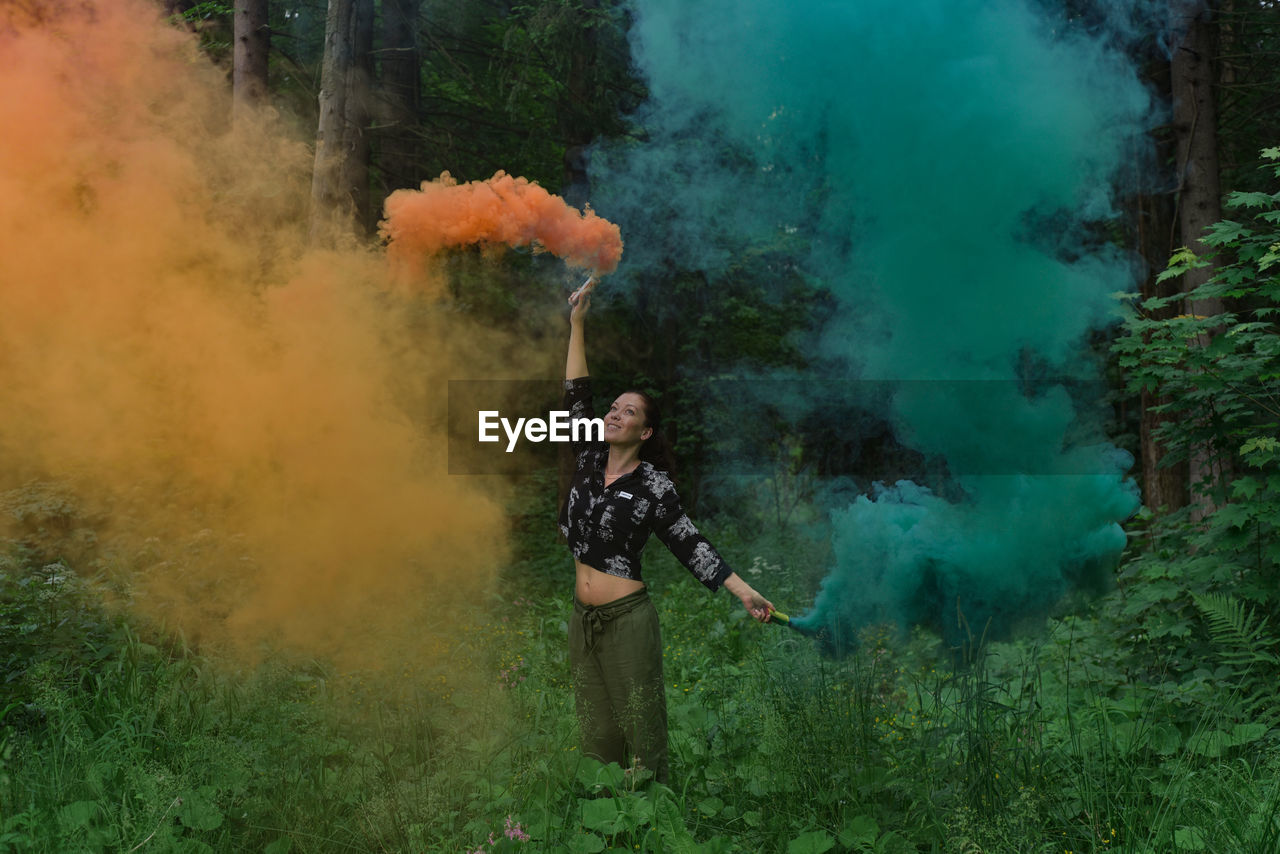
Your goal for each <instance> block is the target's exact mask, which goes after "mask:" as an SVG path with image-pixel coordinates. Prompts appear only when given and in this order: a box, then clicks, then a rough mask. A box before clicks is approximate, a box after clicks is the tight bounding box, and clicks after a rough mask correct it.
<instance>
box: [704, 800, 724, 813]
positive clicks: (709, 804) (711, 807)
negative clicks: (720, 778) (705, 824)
mask: <svg viewBox="0 0 1280 854" xmlns="http://www.w3.org/2000/svg"><path fill="white" fill-rule="evenodd" d="M722 809H724V801H722V800H720V799H719V798H717V797H715V796H712V797H710V798H705V799H704V800H703V801H702V802H701V803H699V804H698V812H700V813H702V814H703V815H705V816H713V815H715V814H716V813H718V812H720V810H722Z"/></svg>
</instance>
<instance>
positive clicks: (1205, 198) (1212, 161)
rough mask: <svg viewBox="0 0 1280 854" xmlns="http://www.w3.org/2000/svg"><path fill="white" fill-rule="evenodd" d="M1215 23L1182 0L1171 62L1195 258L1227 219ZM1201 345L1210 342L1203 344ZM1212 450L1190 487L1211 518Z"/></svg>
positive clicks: (1182, 215)
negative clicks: (1221, 178)
mask: <svg viewBox="0 0 1280 854" xmlns="http://www.w3.org/2000/svg"><path fill="white" fill-rule="evenodd" d="M1215 27H1216V23H1215V21H1214V19H1213V7H1212V5H1211V4H1210V5H1207V6H1204V7H1201V5H1200V4H1199V3H1187V2H1183V0H1180V2H1179V3H1178V4H1177V5H1176V6H1175V20H1174V29H1175V34H1176V35H1180V36H1181V38H1180V40H1178V41H1177V42H1175V44H1176V46H1175V48H1174V52H1173V57H1172V59H1171V61H1170V73H1171V81H1170V86H1171V89H1172V93H1173V124H1174V131H1175V134H1176V137H1177V170H1178V171H1177V177H1178V222H1179V232H1180V236H1181V240H1182V245H1184V246H1187V247H1189V248H1191V249H1192V250H1193V251H1195V252H1196V253H1202V252H1206V251H1208V248H1209V247H1207V246H1205V245H1204V244H1203V243H1202V242H1201V241H1200V238H1201V237H1202V236H1203V235H1204V233H1205V230H1206V229H1207V228H1208V227H1209V226H1211V225H1213V224H1214V223H1216V222H1218V221H1219V220H1220V219H1222V189H1221V186H1220V181H1219V173H1218V120H1217V104H1216V100H1217V98H1216V92H1215V90H1214V86H1215V83H1216V82H1217V77H1216V72H1215V66H1216V59H1215V57H1216V49H1217V44H1216V41H1217V38H1216V32H1215ZM1213 273H1214V268H1213V267H1212V266H1210V267H1204V268H1202V269H1198V270H1190V271H1188V272H1187V273H1186V274H1184V275H1183V276H1182V282H1181V289H1182V290H1183V291H1184V292H1189V291H1192V290H1194V289H1195V288H1198V287H1199V286H1201V285H1203V284H1204V283H1205V282H1207V281H1208V280H1209V278H1210V277H1211V276H1212V275H1213ZM1185 311H1186V312H1187V313H1188V314H1192V315H1199V316H1202V317H1211V316H1214V315H1217V314H1221V313H1222V300H1220V299H1209V300H1187V304H1186V306H1185ZM1201 343H1202V345H1204V344H1207V343H1208V342H1207V341H1203V342H1201ZM1216 466H1217V463H1216V462H1215V461H1214V460H1213V459H1212V457H1211V456H1210V454H1209V453H1208V449H1201V450H1199V451H1197V452H1193V453H1192V456H1191V461H1190V472H1189V474H1190V486H1191V491H1192V495H1193V496H1194V500H1195V502H1196V505H1197V507H1196V508H1195V511H1194V515H1196V516H1203V515H1205V514H1207V513H1209V512H1212V510H1213V506H1214V497H1213V496H1214V495H1215V494H1216V493H1217V491H1218V487H1219V486H1220V484H1221V482H1222V472H1221V471H1219V470H1217V467H1216Z"/></svg>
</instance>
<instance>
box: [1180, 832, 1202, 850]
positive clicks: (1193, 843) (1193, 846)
mask: <svg viewBox="0 0 1280 854" xmlns="http://www.w3.org/2000/svg"><path fill="white" fill-rule="evenodd" d="M1173 844H1174V845H1176V846H1177V847H1178V848H1180V849H1185V850H1187V851H1203V850H1204V847H1205V842H1204V831H1202V830H1201V829H1200V828H1198V827H1179V828H1178V829H1177V830H1175V831H1174V832H1173Z"/></svg>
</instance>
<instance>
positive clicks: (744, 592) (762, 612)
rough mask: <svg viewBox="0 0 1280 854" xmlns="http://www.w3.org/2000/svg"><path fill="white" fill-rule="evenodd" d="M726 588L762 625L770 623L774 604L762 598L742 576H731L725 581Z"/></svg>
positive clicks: (736, 574)
mask: <svg viewBox="0 0 1280 854" xmlns="http://www.w3.org/2000/svg"><path fill="white" fill-rule="evenodd" d="M724 586H725V587H727V588H728V589H729V592H730V593H732V594H733V595H734V596H737V597H738V599H739V600H741V602H742V607H744V608H746V609H747V613H748V614H750V615H751V616H752V617H754V618H755V619H757V620H759V621H760V622H762V623H767V622H769V615H770V614H772V613H773V610H774V609H773V603H772V602H770V601H769V600H768V599H766V598H764V597H763V596H761V595H760V594H759V593H757V592H756V591H755V588H753V587H752V586H751V585H750V584H748V583H747V582H745V581H743V580H742V576H740V575H738V573H736V572H735V573H733V574H731V575H730V576H729V577H728V578H726V579H725V582H724Z"/></svg>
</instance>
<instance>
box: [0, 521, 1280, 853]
mask: <svg viewBox="0 0 1280 854" xmlns="http://www.w3.org/2000/svg"><path fill="white" fill-rule="evenodd" d="M721 539H722V540H723V541H725V542H728V543H729V544H730V545H729V546H728V548H731V549H733V550H734V551H736V552H737V553H738V556H739V557H740V560H739V564H740V565H743V566H748V567H750V568H751V569H752V570H754V571H755V572H757V573H758V577H753V578H752V580H753V581H758V582H759V586H760V587H761V589H767V590H768V591H769V593H770V595H771V596H772V597H773V598H774V599H775V601H779V602H780V604H781V602H782V601H786V602H787V604H792V603H793V602H794V601H796V599H797V598H798V596H799V590H800V589H802V587H803V586H804V585H806V584H808V583H809V580H808V579H797V578H791V577H788V574H787V570H785V569H784V568H783V566H782V564H783V561H782V559H781V556H782V555H784V554H786V555H794V554H795V553H796V550H797V549H801V550H803V549H804V548H810V547H809V546H806V545H805V544H804V543H801V542H797V541H786V542H783V541H755V542H749V541H736V540H735V539H734V537H733V535H732V532H725V535H724V536H723V537H722V538H721ZM654 551H655V552H656V551H657V550H656V549H655V550H654ZM654 557H655V558H656V559H655V560H653V561H652V564H651V566H650V568H649V570H648V576H649V578H650V580H651V589H652V592H653V595H654V597H655V600H656V602H657V605H658V608H659V612H660V617H661V620H662V625H663V631H664V642H665V656H666V657H665V669H666V678H667V685H668V687H667V691H668V704H669V709H670V720H671V743H672V765H673V768H672V772H673V773H672V784H671V785H670V786H669V787H667V786H659V785H656V784H653V783H651V782H649V781H646V780H645V779H644V776H645V775H644V772H643V770H642V769H641V770H639V771H638V772H637V771H635V770H632V769H621V768H618V767H616V766H612V767H606V766H602V765H600V764H599V763H596V762H593V761H591V760H589V759H585V758H583V757H582V756H580V755H579V753H578V750H577V746H576V733H575V729H574V722H573V718H572V690H571V687H570V685H569V683H568V665H567V660H566V649H565V646H566V624H567V623H566V621H567V620H568V618H569V613H570V603H569V601H568V598H567V590H566V589H563V587H564V585H563V584H562V580H563V579H564V578H565V576H566V571H565V568H564V563H565V559H564V557H563V555H560V554H558V553H548V554H547V555H545V556H544V557H542V558H537V557H536V556H535V557H530V558H528V559H527V560H526V561H525V562H523V563H521V564H517V565H515V566H513V567H512V569H511V571H510V572H509V574H508V577H507V578H506V579H505V580H504V583H503V585H502V589H503V590H504V591H506V595H505V597H504V598H500V599H497V598H496V599H494V600H493V601H492V602H489V603H485V604H484V606H483V607H477V608H476V609H475V610H474V612H473V613H469V614H464V615H461V618H460V622H458V623H457V624H456V625H451V626H448V627H445V628H447V629H448V635H447V636H448V637H449V643H451V644H452V649H451V650H450V653H451V655H452V656H453V660H455V661H457V662H460V663H462V665H463V666H458V667H455V668H453V669H451V670H442V671H440V672H438V673H436V672H432V673H430V674H428V673H425V672H416V671H410V670H407V669H406V670H402V671H400V672H394V673H386V672H383V673H369V672H362V673H352V672H338V671H335V670H334V669H333V668H332V667H331V666H329V665H326V664H325V663H323V662H316V661H299V660H284V659H282V658H275V659H271V660H268V661H266V662H264V663H263V664H261V665H259V666H257V667H256V668H255V669H253V670H252V671H249V672H245V671H243V670H242V669H240V665H237V664H236V663H235V662H233V661H226V660H220V659H218V658H216V657H215V656H212V655H209V654H205V655H202V654H198V653H196V652H193V651H191V650H188V649H185V648H183V647H182V646H181V645H180V644H175V643H174V642H172V641H170V640H168V639H167V637H166V636H165V635H164V634H163V633H160V632H158V631H157V630H155V629H154V627H145V626H141V625H137V624H135V623H131V622H130V621H129V620H127V619H124V618H121V617H119V616H116V615H112V614H110V613H109V612H107V611H106V610H105V609H104V608H103V607H102V606H101V604H100V598H99V596H98V594H97V590H96V587H95V581H94V580H93V579H85V578H80V577H79V576H77V575H76V573H75V572H74V570H73V569H71V568H68V567H66V566H63V565H62V564H60V563H58V564H44V565H38V564H39V562H38V561H31V560H29V559H23V558H22V557H21V555H20V554H19V553H18V552H14V553H13V555H12V556H10V557H9V558H6V561H7V563H6V564H5V565H4V566H3V567H0V579H2V580H0V585H2V587H0V656H2V657H3V660H4V662H5V665H4V666H5V673H4V683H3V688H0V692H2V693H0V713H2V714H0V852H7V851H15V852H18V851H20V852H134V851H138V852H144V851H155V852H158V851H164V852H168V851H176V852H187V851H189V852H207V851H217V852H231V851H262V852H267V854H284V852H345V851H387V852H393V851H394V852H424V851H430V852H464V851H465V852H475V851H477V850H479V851H484V852H494V851H530V852H534V851H537V852H543V851H545V852H600V851H631V852H634V851H652V852H666V851H677V852H679V851H689V852H694V851H698V852H715V851H750V852H756V851H779V852H788V854H806V852H819V853H820V852H826V851H875V852H957V854H973V852H1029V853H1030V852H1036V854H1040V852H1045V854H1047V852H1055V854H1060V852H1104V851H1124V852H1134V854H1138V852H1152V854H1156V852H1159V854H1165V852H1178V851H1220V852H1250V851H1274V850H1277V840H1278V839H1280V783H1278V782H1277V780H1280V775H1277V774H1276V771H1277V764H1278V763H1277V753H1276V749H1275V742H1274V738H1273V737H1272V735H1271V730H1270V728H1269V727H1268V726H1267V725H1266V724H1259V723H1258V721H1257V720H1256V719H1254V718H1253V717H1250V708H1249V707H1248V706H1247V704H1245V703H1244V702H1243V700H1241V702H1235V701H1234V700H1233V695H1232V693H1231V691H1230V690H1229V688H1228V687H1226V685H1225V683H1217V682H1215V681H1214V676H1213V673H1214V665H1213V663H1212V662H1205V664H1204V666H1203V668H1202V669H1203V670H1204V671H1205V675H1203V678H1202V679H1201V681H1200V683H1196V684H1200V685H1202V686H1203V687H1202V688H1201V689H1195V690H1193V689H1191V688H1188V687H1187V686H1188V685H1189V684H1191V683H1188V682H1187V681H1186V680H1184V681H1183V682H1180V683H1179V685H1178V686H1171V685H1166V684H1161V683H1160V682H1159V681H1158V680H1154V679H1152V678H1151V677H1150V675H1149V674H1144V675H1130V674H1127V673H1125V672H1124V671H1123V669H1122V668H1120V667H1119V666H1118V665H1117V664H1116V663H1115V662H1116V660H1117V659H1114V658H1109V657H1108V656H1107V655H1106V654H1104V653H1105V649H1106V647H1107V644H1108V643H1111V641H1108V640H1107V639H1106V635H1107V629H1106V627H1105V625H1103V624H1102V623H1100V622H1099V620H1098V618H1095V617H1068V618H1064V619H1062V620H1056V621H1050V622H1049V623H1048V624H1047V625H1046V628H1045V630H1044V631H1043V633H1042V634H1041V635H1040V636H1038V637H1035V638H1027V639H1024V640H1021V641H1018V642H1011V643H1000V644H997V643H985V644H984V643H980V642H979V641H978V640H975V639H971V641H970V643H968V644H966V645H964V646H963V647H961V648H959V649H951V648H947V647H946V646H944V644H943V643H942V642H941V641H940V640H939V639H938V638H937V637H936V636H933V635H930V634H928V633H925V632H917V633H915V634H913V635H911V636H909V637H903V636H900V635H898V634H896V633H893V632H889V631H886V630H876V629H872V630H868V631H867V632H865V633H864V635H863V637H862V638H861V645H860V647H859V649H858V651H857V652H856V653H855V654H853V655H851V656H849V657H848V658H845V659H841V660H829V659H824V658H822V657H821V656H820V655H819V654H818V652H817V650H816V649H815V647H814V646H813V644H812V643H811V642H810V641H808V640H807V639H805V638H803V637H801V636H800V635H797V634H795V633H793V632H790V631H788V630H786V629H784V628H780V627H771V626H760V625H757V624H754V623H752V622H750V621H749V620H747V619H746V618H745V615H744V614H742V613H741V608H740V607H738V606H737V603H736V602H735V601H732V597H728V596H725V595H723V594H722V595H717V596H708V595H707V594H706V592H705V591H704V590H702V589H701V587H700V586H699V585H697V584H695V583H693V582H692V581H691V580H690V579H689V578H687V576H686V575H685V574H684V572H683V570H681V569H680V568H678V567H677V566H674V565H673V564H672V563H671V562H670V560H669V559H668V558H666V557H665V556H663V555H661V554H660V553H659V554H656V555H655V556H654ZM753 558H754V560H753ZM798 562H802V561H798ZM774 591H779V592H778V593H775V592H774ZM784 597H785V598H784ZM1103 604H1104V605H1105V601H1104V603H1103ZM797 610H798V609H797ZM1180 698H1181V699H1180ZM1237 699H1239V698H1237ZM1210 700H1212V702H1210ZM526 836H527V837H528V839H527V840H526V839H524V838H523V837H526Z"/></svg>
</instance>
